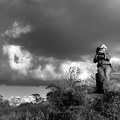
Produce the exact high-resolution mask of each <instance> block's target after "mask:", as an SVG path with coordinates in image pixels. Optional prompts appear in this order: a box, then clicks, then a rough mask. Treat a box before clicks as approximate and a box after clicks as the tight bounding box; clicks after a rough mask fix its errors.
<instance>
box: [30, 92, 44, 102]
mask: <svg viewBox="0 0 120 120" xmlns="http://www.w3.org/2000/svg"><path fill="white" fill-rule="evenodd" d="M32 96H33V97H34V98H35V102H36V103H40V102H41V100H42V97H41V96H40V94H38V93H36V94H32Z"/></svg>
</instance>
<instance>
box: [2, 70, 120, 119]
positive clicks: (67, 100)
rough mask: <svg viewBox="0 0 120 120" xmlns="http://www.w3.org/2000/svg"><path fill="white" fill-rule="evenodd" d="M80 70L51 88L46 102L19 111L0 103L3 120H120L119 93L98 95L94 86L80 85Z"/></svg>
mask: <svg viewBox="0 0 120 120" xmlns="http://www.w3.org/2000/svg"><path fill="white" fill-rule="evenodd" d="M79 74H81V71H80V69H78V68H70V70H69V73H68V74H67V77H66V79H65V80H63V81H60V82H59V83H57V84H51V85H49V86H48V87H47V89H50V91H49V93H48V94H47V100H46V101H45V102H42V103H38V101H40V100H41V97H40V96H39V95H38V94H33V96H34V97H35V98H36V101H37V103H38V104H35V103H34V104H33V103H24V104H21V105H20V106H17V107H11V106H9V104H8V102H7V101H3V100H2V97H1V101H0V120H120V93H119V92H118V93H115V92H107V93H105V94H98V93H95V86H87V85H81V82H82V81H80V82H78V75H79Z"/></svg>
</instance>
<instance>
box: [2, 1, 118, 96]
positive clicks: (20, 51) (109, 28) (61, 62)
mask: <svg viewBox="0 0 120 120" xmlns="http://www.w3.org/2000/svg"><path fill="white" fill-rule="evenodd" d="M0 33H1V36H0V85H1V91H2V90H3V91H4V89H3V88H7V87H8V86H9V87H8V89H9V88H10V87H11V89H12V87H13V86H19V87H18V88H19V91H20V89H22V88H23V87H24V90H29V89H28V88H29V87H31V88H32V87H35V86H47V85H49V84H50V83H51V82H54V81H56V80H59V79H63V78H64V75H65V73H66V71H67V70H68V69H69V67H70V66H79V67H80V68H82V69H83V71H84V72H83V73H82V75H81V76H80V77H81V78H85V77H87V75H88V74H87V70H86V68H87V67H88V68H90V69H92V68H93V67H95V66H94V65H93V63H92V58H93V56H94V54H95V49H96V47H97V46H98V45H99V44H101V43H104V44H106V45H107V47H108V50H109V52H110V53H111V55H112V56H113V57H117V58H119V53H120V0H114V1H113V0H99V1H98V0H0ZM14 88H15V89H18V88H17V87H14ZM42 88H44V87H42ZM11 89H10V91H13V90H11ZM42 90H45V89H41V91H42ZM1 93H2V92H1ZM4 94H5V92H4ZM9 94H10V93H9ZM11 94H12V92H11ZM20 94H22V92H21V91H20ZM13 95H14V94H13ZM6 96H7V92H6Z"/></svg>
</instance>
